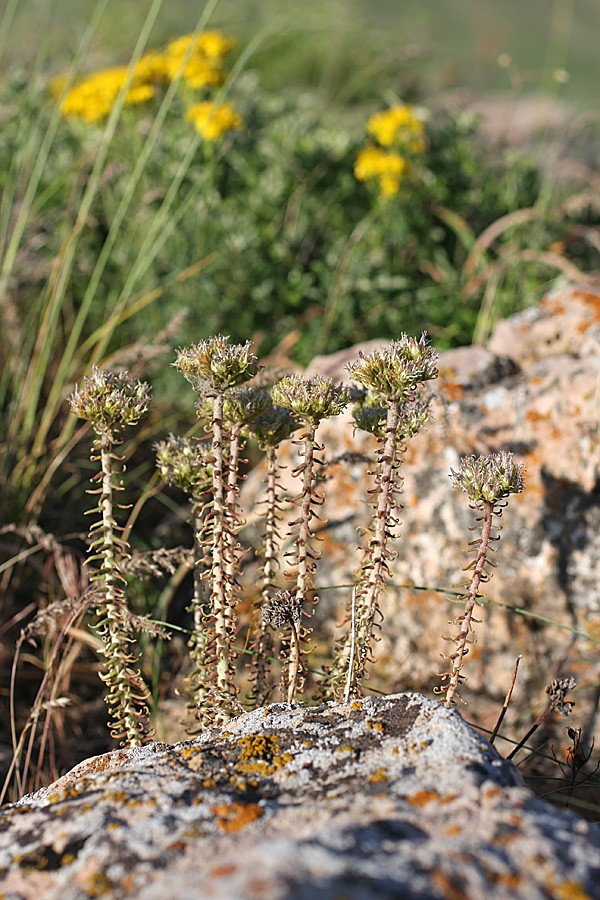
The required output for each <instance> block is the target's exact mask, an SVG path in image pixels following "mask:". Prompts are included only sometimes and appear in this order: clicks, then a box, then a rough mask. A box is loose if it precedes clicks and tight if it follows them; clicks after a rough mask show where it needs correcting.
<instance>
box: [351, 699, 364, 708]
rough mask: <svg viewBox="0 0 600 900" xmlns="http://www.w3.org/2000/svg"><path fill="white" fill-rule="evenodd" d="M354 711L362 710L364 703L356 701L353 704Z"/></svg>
mask: <svg viewBox="0 0 600 900" xmlns="http://www.w3.org/2000/svg"><path fill="white" fill-rule="evenodd" d="M352 709H362V703H360V701H358V700H355V701H354V703H353V704H352Z"/></svg>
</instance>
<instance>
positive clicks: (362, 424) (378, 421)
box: [352, 397, 430, 443]
mask: <svg viewBox="0 0 600 900" xmlns="http://www.w3.org/2000/svg"><path fill="white" fill-rule="evenodd" d="M429 405H430V398H429V397H427V398H426V399H414V400H406V401H405V402H404V403H400V404H399V407H398V412H399V425H398V430H397V431H396V439H397V441H398V443H403V442H404V441H408V440H410V439H411V438H413V437H415V436H416V435H417V434H418V433H419V432H420V430H421V429H422V428H423V426H424V425H426V424H427V422H428V421H429V419H430V411H429ZM352 415H353V418H354V423H355V425H356V427H357V428H359V429H360V430H361V431H368V432H369V433H370V434H374V435H375V436H376V437H384V435H385V427H386V420H387V409H386V407H385V406H382V405H380V404H377V405H374V406H368V405H365V406H361V407H358V408H357V409H355V410H354V412H353V414H352Z"/></svg>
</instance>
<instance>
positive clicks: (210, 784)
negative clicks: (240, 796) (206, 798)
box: [202, 778, 217, 788]
mask: <svg viewBox="0 0 600 900" xmlns="http://www.w3.org/2000/svg"><path fill="white" fill-rule="evenodd" d="M216 786H217V782H216V781H215V779H214V778H205V779H204V781H203V782H202V787H205V788H211V787H216Z"/></svg>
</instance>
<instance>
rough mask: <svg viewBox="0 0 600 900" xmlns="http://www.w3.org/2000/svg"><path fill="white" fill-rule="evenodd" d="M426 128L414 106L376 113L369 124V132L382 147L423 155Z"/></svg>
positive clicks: (398, 107)
mask: <svg viewBox="0 0 600 900" xmlns="http://www.w3.org/2000/svg"><path fill="white" fill-rule="evenodd" d="M424 131H425V127H424V125H423V122H422V121H421V120H420V119H419V118H418V117H417V115H416V114H415V111H414V107H412V106H392V107H390V109H387V110H386V111H385V112H380V113H375V115H373V116H371V118H370V119H369V121H368V122H367V132H368V133H369V134H370V135H371V136H372V137H374V138H375V140H376V141H377V143H378V144H380V145H381V146H382V147H392V146H393V147H396V148H397V149H403V150H405V151H408V152H411V153H423V151H424V150H425V142H424V140H423V133H424Z"/></svg>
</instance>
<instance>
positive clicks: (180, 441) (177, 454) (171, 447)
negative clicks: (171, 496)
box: [154, 434, 212, 496]
mask: <svg viewBox="0 0 600 900" xmlns="http://www.w3.org/2000/svg"><path fill="white" fill-rule="evenodd" d="M154 449H155V451H156V466H157V468H158V470H159V472H160V474H161V477H162V478H163V479H164V480H165V481H166V482H167V484H172V485H175V486H176V487H178V488H180V489H181V490H182V491H185V492H186V494H191V495H193V496H198V495H199V494H201V493H204V491H205V490H207V489H208V487H209V485H210V483H211V478H212V466H211V464H210V462H209V460H210V459H211V452H212V445H211V442H210V441H199V440H197V439H190V438H185V437H175V436H174V435H172V434H170V435H169V437H168V438H167V440H166V441H159V442H158V443H157V444H155V445H154Z"/></svg>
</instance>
